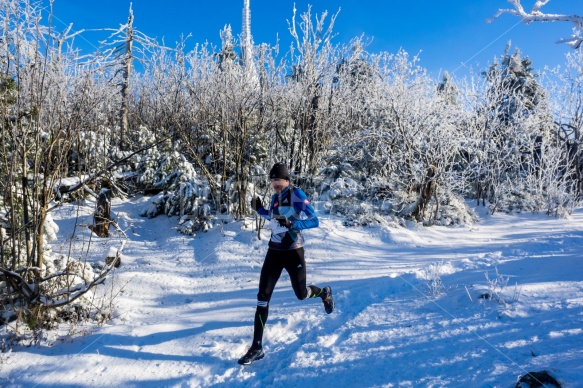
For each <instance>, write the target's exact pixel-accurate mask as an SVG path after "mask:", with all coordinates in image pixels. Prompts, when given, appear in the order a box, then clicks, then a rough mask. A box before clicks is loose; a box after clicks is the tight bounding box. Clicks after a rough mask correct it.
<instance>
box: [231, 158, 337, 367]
mask: <svg viewBox="0 0 583 388" xmlns="http://www.w3.org/2000/svg"><path fill="white" fill-rule="evenodd" d="M269 179H270V180H271V187H272V188H273V190H275V194H274V195H273V196H272V197H271V203H270V205H269V208H268V209H265V208H264V207H263V204H262V203H261V200H260V199H259V198H258V197H255V198H253V199H252V200H251V207H252V208H253V210H255V211H256V212H257V214H259V215H260V216H261V217H263V218H265V219H267V220H268V221H270V226H271V239H270V240H269V249H268V250H267V255H266V256H265V260H264V262H263V267H262V268H261V276H260V278H259V292H258V293H257V308H256V310H255V322H254V325H253V329H254V331H253V343H252V344H251V347H250V348H249V350H248V351H247V353H246V354H245V355H244V356H243V357H241V358H240V359H239V364H241V365H249V364H251V363H252V362H253V361H256V360H260V359H262V358H263V357H264V355H265V354H264V352H263V330H264V329H265V322H266V321H267V315H268V314H267V313H268V311H269V301H270V299H271V295H272V293H273V289H274V288H275V284H276V283H277V281H278V280H279V277H280V275H281V273H282V271H283V269H284V268H285V270H286V271H287V273H288V274H289V277H290V280H291V284H292V287H293V290H294V292H295V294H296V296H297V298H298V299H299V300H304V299H308V298H321V299H322V301H323V302H324V309H325V310H326V313H328V314H330V313H331V312H332V311H333V310H334V300H333V299H332V289H331V288H330V287H329V286H326V287H324V288H319V287H317V286H314V285H310V286H307V287H306V261H305V259H304V239H303V237H302V233H301V230H303V229H309V228H316V227H318V225H319V220H318V217H317V216H316V212H315V210H314V208H313V207H312V205H311V204H310V201H309V200H308V198H307V196H306V194H305V193H304V192H303V191H302V190H301V189H299V188H297V187H293V186H292V185H291V184H290V175H289V171H288V169H287V166H286V165H285V164H284V163H276V164H274V165H273V167H272V169H271V171H270V172H269Z"/></svg>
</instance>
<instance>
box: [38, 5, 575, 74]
mask: <svg viewBox="0 0 583 388" xmlns="http://www.w3.org/2000/svg"><path fill="white" fill-rule="evenodd" d="M44 1H45V2H46V3H47V4H48V1H47V0H44ZM294 2H295V4H296V8H297V10H298V14H300V13H303V12H305V11H306V10H307V9H308V5H309V4H311V5H312V14H318V15H320V14H321V13H322V12H323V11H325V10H328V11H329V15H331V14H334V13H336V12H338V10H340V12H339V14H338V17H337V19H336V24H335V28H334V31H335V32H336V33H337V36H336V38H335V41H336V42H337V43H345V42H348V41H350V40H351V39H352V38H354V37H356V36H360V35H363V34H364V36H365V37H367V38H372V39H373V40H372V43H371V45H370V46H369V47H368V51H370V52H380V51H388V52H396V51H397V50H399V49H400V48H403V49H404V50H406V51H407V52H408V53H410V54H418V53H420V58H421V62H420V65H421V66H423V67H425V68H426V69H428V70H429V71H430V73H431V74H432V75H434V76H438V75H439V74H440V73H441V72H443V71H444V70H445V71H448V72H449V73H450V74H452V73H453V74H455V75H456V76H463V75H465V74H467V67H468V66H472V67H473V68H474V69H478V70H481V69H484V68H485V67H486V66H487V65H488V64H489V63H491V62H492V60H493V58H494V57H496V56H499V55H501V54H502V53H503V52H504V48H505V46H506V44H507V42H508V41H509V40H511V41H512V45H513V47H518V48H520V49H521V51H522V52H523V53H524V54H526V55H528V56H529V57H530V58H531V59H532V61H533V66H534V67H535V69H538V70H542V69H544V67H545V66H551V67H554V66H557V65H561V64H563V63H564V55H565V53H566V52H568V51H569V50H571V49H570V48H569V47H568V46H566V45H562V44H557V43H555V42H556V41H557V40H558V39H560V38H563V37H567V36H570V34H571V28H572V27H571V25H570V24H568V23H564V22H563V23H532V24H530V25H524V24H523V23H520V22H519V19H518V18H517V17H514V16H511V15H502V16H501V17H500V18H499V19H497V20H495V21H494V22H493V23H490V24H489V23H486V21H485V20H486V19H487V18H489V17H492V16H493V15H494V14H495V13H496V11H497V10H498V9H499V8H508V7H510V4H509V3H507V1H506V0H488V1H481V0H445V1H437V0H433V1H429V0H417V1H379V0H359V1H355V0H311V1H305V0H295V1H294V0H278V1H268V0H251V28H252V34H253V39H254V42H255V43H269V44H274V43H275V42H276V37H277V36H279V38H280V41H281V43H282V46H285V48H287V47H288V46H289V42H290V36H289V32H288V27H287V20H291V17H292V10H293V5H294ZM533 3H534V0H523V4H524V6H525V8H526V9H530V7H532V4H533ZM573 3H574V2H566V1H562V0H551V1H550V2H549V4H547V5H546V6H545V7H543V9H542V10H543V11H545V12H547V13H565V14H573V13H575V14H581V13H583V12H581V11H582V10H581V9H576V8H577V7H576V6H575V5H573ZM129 4H130V1H127V0H100V1H88V0H54V13H55V16H56V18H55V19H54V24H55V26H56V27H57V28H63V27H64V26H65V25H66V24H69V23H73V29H74V30H77V29H89V28H99V27H112V28H115V27H118V26H119V25H120V24H123V23H125V21H126V20H127V16H128V10H129ZM242 8H243V0H222V1H186V0H165V1H159V0H156V1H155V0H134V1H133V10H134V15H135V22H134V26H135V28H136V29H138V30H140V31H142V32H144V33H145V34H147V35H149V36H152V37H158V38H159V39H161V38H162V37H163V38H164V40H165V43H166V44H167V45H169V46H174V42H176V41H177V40H178V39H179V37H180V35H181V34H189V33H190V34H192V38H190V40H189V42H190V43H191V44H193V45H194V43H203V42H205V41H209V42H211V43H214V44H218V43H219V42H220V39H219V31H220V30H221V29H222V28H223V26H224V25H226V24H230V25H231V27H232V29H233V33H234V34H239V33H240V31H241V10H242ZM83 39H86V40H87V41H89V42H96V40H97V39H98V36H97V34H96V33H91V32H87V33H85V34H84V35H83ZM76 42H77V43H78V44H82V43H83V45H86V44H88V43H86V42H82V41H81V40H79V39H77V41H76ZM283 49H284V47H282V50H283Z"/></svg>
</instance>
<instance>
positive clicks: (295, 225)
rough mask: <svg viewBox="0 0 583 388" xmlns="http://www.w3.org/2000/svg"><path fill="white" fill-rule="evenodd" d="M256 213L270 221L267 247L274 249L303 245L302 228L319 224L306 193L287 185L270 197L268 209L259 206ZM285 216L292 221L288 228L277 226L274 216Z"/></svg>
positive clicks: (290, 248)
mask: <svg viewBox="0 0 583 388" xmlns="http://www.w3.org/2000/svg"><path fill="white" fill-rule="evenodd" d="M257 213H258V214H259V215H260V216H261V217H263V218H265V219H267V220H269V221H271V239H270V240H269V248H270V249H275V250H292V249H298V248H301V247H303V246H304V237H303V236H302V233H301V232H300V231H301V230H303V229H309V228H316V227H318V225H319V224H320V221H319V220H318V216H317V215H316V211H315V210H314V207H313V206H312V205H311V204H310V201H309V200H308V197H307V196H306V193H304V192H303V191H302V190H301V189H299V188H297V187H293V186H291V185H290V186H288V187H286V188H285V189H283V190H282V191H281V193H279V194H277V193H276V194H274V195H273V196H272V197H271V203H270V205H269V210H267V209H265V208H263V207H261V208H260V209H258V210H257ZM276 215H282V216H286V217H287V219H288V220H290V221H291V222H292V226H291V228H290V229H288V228H285V227H281V226H279V222H278V221H277V220H276V219H274V216H276Z"/></svg>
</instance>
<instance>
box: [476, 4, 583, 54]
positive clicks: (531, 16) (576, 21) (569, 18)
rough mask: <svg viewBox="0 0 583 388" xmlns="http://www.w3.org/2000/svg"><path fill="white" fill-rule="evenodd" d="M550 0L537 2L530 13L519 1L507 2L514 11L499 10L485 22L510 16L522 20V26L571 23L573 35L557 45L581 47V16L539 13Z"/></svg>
mask: <svg viewBox="0 0 583 388" xmlns="http://www.w3.org/2000/svg"><path fill="white" fill-rule="evenodd" d="M549 1H550V0H539V1H537V2H536V3H535V4H534V5H533V7H532V9H531V11H530V12H528V13H527V12H526V11H525V10H524V7H523V6H522V4H521V3H520V0H508V2H509V3H510V4H512V5H513V6H514V9H500V10H498V12H497V13H496V15H494V16H493V17H492V18H491V19H488V20H487V22H488V23H491V22H493V21H494V20H495V19H497V18H498V17H499V16H500V15H502V14H505V13H507V14H510V15H514V16H518V17H519V18H521V19H522V22H523V23H524V24H530V23H532V22H568V23H573V25H574V26H575V33H574V34H573V36H571V37H570V38H563V39H560V40H559V41H558V43H567V44H568V45H569V46H571V47H573V48H574V49H578V48H579V47H581V44H582V43H583V16H579V15H561V14H545V13H542V12H541V10H540V9H541V8H542V6H544V5H545V4H547V3H548V2H549Z"/></svg>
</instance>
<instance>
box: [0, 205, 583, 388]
mask: <svg viewBox="0 0 583 388" xmlns="http://www.w3.org/2000/svg"><path fill="white" fill-rule="evenodd" d="M149 200H150V198H147V197H138V198H134V199H132V200H131V201H127V202H121V201H114V204H113V211H114V213H115V215H116V216H117V218H118V220H119V224H120V226H121V228H122V229H124V230H125V231H126V234H127V236H128V237H129V241H128V242H127V243H126V245H125V247H124V250H123V256H122V265H121V267H120V268H119V269H118V270H117V271H116V273H115V276H114V280H115V281H114V284H113V286H112V285H111V283H108V284H106V285H103V286H100V290H101V291H102V292H105V293H106V294H108V295H113V296H114V299H113V304H114V310H113V316H114V318H113V319H112V320H111V321H109V322H108V323H106V324H105V325H104V326H101V327H96V326H91V325H85V326H77V327H75V328H73V329H74V331H75V332H76V335H74V336H69V335H68V332H69V330H70V328H69V327H68V326H66V325H62V326H61V328H60V329H59V330H58V331H57V332H53V333H46V334H45V338H44V339H43V341H41V344H40V345H33V346H30V347H25V346H19V347H16V348H14V349H13V350H12V351H11V352H9V353H3V354H0V386H2V387H52V386H65V387H102V386H115V387H120V386H123V387H198V386H229V387H236V386H252V387H264V386H276V387H295V386H298V387H335V388H339V387H380V386H385V387H514V385H515V384H516V382H517V380H518V378H519V376H521V375H524V374H525V373H527V372H534V371H541V370H547V371H548V372H549V373H550V374H551V375H552V376H554V377H556V378H557V379H558V380H559V381H560V382H562V383H563V386H564V387H577V386H583V252H582V249H583V248H582V247H583V209H578V210H576V211H575V213H574V214H573V215H572V217H571V218H570V219H568V220H565V219H556V218H550V217H547V216H546V215H544V214H522V215H506V214H496V215H494V216H488V215H487V214H484V213H483V211H482V214H481V221H480V222H479V223H477V224H475V225H472V226H467V227H457V228H445V227H430V228H426V227H420V226H416V225H410V226H408V227H407V228H402V227H393V228H380V227H374V228H373V227H363V228H360V227H359V228H354V227H350V228H348V227H344V226H343V224H342V220H340V219H337V218H334V217H329V216H327V215H321V216H320V217H321V226H320V228H318V229H312V230H308V231H306V232H305V237H306V240H307V245H306V259H307V263H308V282H310V283H313V284H317V285H320V286H324V285H330V286H331V287H332V289H333V291H334V296H335V301H336V310H335V311H334V312H333V313H332V314H330V315H327V314H326V313H325V312H324V308H323V306H322V303H321V301H320V300H319V299H317V300H316V299H310V300H306V301H299V300H297V299H296V298H295V296H294V293H293V291H292V289H291V286H290V284H289V278H288V276H287V274H285V272H284V275H283V276H282V278H281V279H280V281H279V283H278V285H277V287H276V290H275V293H274V296H273V299H272V301H271V304H270V315H269V320H268V322H267V326H266V334H265V354H266V356H265V358H264V359H263V360H260V361H257V362H256V363H254V364H252V365H250V366H239V365H238V364H237V359H238V358H239V357H240V356H241V355H242V354H244V353H245V351H246V349H247V347H248V346H249V345H250V342H251V337H252V331H253V329H252V323H253V316H254V311H255V303H256V293H257V285H258V278H259V271H260V268H261V264H262V261H263V257H264V255H265V252H266V249H267V237H268V233H267V231H265V233H264V235H263V238H262V239H261V240H259V239H258V238H257V232H256V231H253V230H252V225H253V223H252V222H249V223H248V224H249V226H248V227H247V228H245V227H243V224H242V223H230V224H226V225H223V227H222V228H220V227H216V228H214V229H212V230H211V231H209V232H208V233H204V234H201V235H197V236H196V237H189V236H183V235H180V234H179V233H177V232H176V227H177V219H176V218H170V219H169V218H167V217H165V216H159V217H158V218H155V219H147V218H142V217H139V213H140V211H141V210H142V209H143V208H144V207H146V206H147V205H148V203H149ZM80 210H81V214H82V217H81V218H80V219H79V220H78V221H77V222H78V223H79V224H89V223H90V218H89V217H88V215H89V214H91V212H92V210H93V204H92V203H88V204H87V206H85V207H82V208H81V209H80ZM477 210H478V211H481V210H480V209H477ZM76 212H77V209H76V207H74V205H65V206H64V207H63V208H61V209H59V211H58V212H57V213H56V214H55V215H54V218H55V222H56V223H57V224H58V226H59V228H60V231H59V242H57V243H55V244H54V247H53V251H54V252H56V253H65V254H66V253H67V251H68V249H69V243H70V242H71V239H70V238H71V236H72V235H73V226H74V221H75V215H76ZM112 232H113V229H112ZM75 233H76V234H75V236H74V237H73V239H72V242H73V248H74V251H75V249H78V250H79V249H80V247H81V246H82V244H87V242H88V236H89V235H88V230H87V228H86V227H78V228H77V229H76V231H75ZM112 234H113V237H110V238H108V239H99V238H95V237H93V242H92V244H93V245H92V246H93V250H92V253H91V256H90V260H103V259H104V257H105V255H106V254H107V252H108V251H109V249H110V248H111V247H119V246H120V245H121V243H120V239H119V238H117V237H116V236H117V234H116V233H112ZM484 294H490V295H492V296H493V298H491V299H485V298H483V297H481V296H483V295H484Z"/></svg>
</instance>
